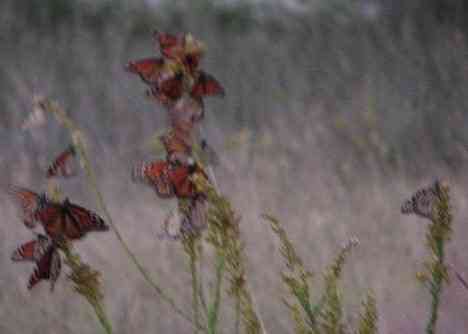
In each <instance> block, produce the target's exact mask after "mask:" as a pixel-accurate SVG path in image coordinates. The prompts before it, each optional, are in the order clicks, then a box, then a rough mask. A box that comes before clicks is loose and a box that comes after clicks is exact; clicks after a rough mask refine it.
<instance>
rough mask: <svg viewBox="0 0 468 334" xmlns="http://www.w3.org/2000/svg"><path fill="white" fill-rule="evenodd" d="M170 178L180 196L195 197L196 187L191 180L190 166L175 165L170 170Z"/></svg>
mask: <svg viewBox="0 0 468 334" xmlns="http://www.w3.org/2000/svg"><path fill="white" fill-rule="evenodd" d="M169 179H170V181H171V183H172V184H173V186H174V192H175V194H176V196H177V197H179V198H186V197H193V196H194V195H195V188H194V185H193V183H192V181H191V180H190V167H189V166H187V165H180V166H175V167H174V168H173V169H171V170H170V172H169Z"/></svg>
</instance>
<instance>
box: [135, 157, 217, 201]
mask: <svg viewBox="0 0 468 334" xmlns="http://www.w3.org/2000/svg"><path fill="white" fill-rule="evenodd" d="M194 173H200V174H201V175H203V176H204V177H205V178H206V179H208V176H207V175H206V173H205V172H204V170H203V169H202V168H201V167H200V166H199V165H198V164H196V163H193V161H190V163H188V164H173V163H170V162H168V161H164V160H158V161H154V162H139V163H137V164H135V166H134V168H133V173H132V177H133V180H134V181H135V182H143V183H146V184H148V185H149V186H151V187H153V188H154V190H155V191H156V194H157V195H158V196H159V197H161V198H171V197H174V196H175V197H177V198H194V197H196V196H198V195H200V194H199V192H198V191H197V189H196V187H195V184H194V183H193V181H192V179H191V176H192V175H193V174H194Z"/></svg>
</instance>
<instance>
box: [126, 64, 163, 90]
mask: <svg viewBox="0 0 468 334" xmlns="http://www.w3.org/2000/svg"><path fill="white" fill-rule="evenodd" d="M126 69H127V71H129V72H131V73H135V74H138V75H139V76H140V78H141V80H143V81H144V82H146V83H147V84H154V83H157V82H158V81H159V80H160V79H161V77H162V76H163V70H164V59H162V58H145V59H140V60H136V61H130V62H129V63H128V64H127V66H126Z"/></svg>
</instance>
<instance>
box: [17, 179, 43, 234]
mask: <svg viewBox="0 0 468 334" xmlns="http://www.w3.org/2000/svg"><path fill="white" fill-rule="evenodd" d="M8 192H9V194H10V195H11V196H12V197H13V199H14V200H15V203H16V204H17V206H18V207H19V211H20V216H21V218H22V220H23V223H24V225H25V226H26V227H27V228H30V229H32V228H34V227H35V226H36V223H37V219H36V213H37V212H38V211H39V210H41V209H43V208H44V207H45V206H46V204H47V196H46V195H45V194H37V193H35V192H33V191H31V190H29V189H26V188H22V187H17V186H14V185H10V186H9V188H8Z"/></svg>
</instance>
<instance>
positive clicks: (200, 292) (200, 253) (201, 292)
mask: <svg viewBox="0 0 468 334" xmlns="http://www.w3.org/2000/svg"><path fill="white" fill-rule="evenodd" d="M198 258H199V260H198V266H199V269H198V272H199V275H198V277H199V280H198V295H199V298H200V304H201V306H202V310H203V313H204V315H205V317H208V306H207V305H206V298H205V293H204V289H203V282H204V279H203V263H204V252H203V239H200V242H199V243H198Z"/></svg>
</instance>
